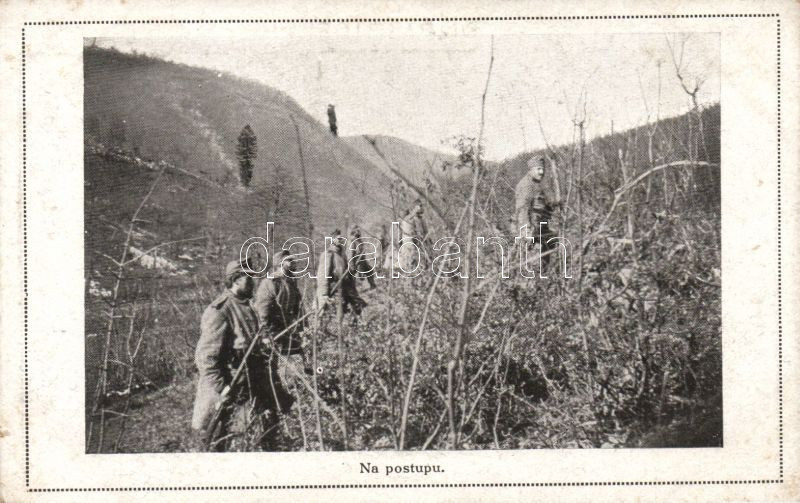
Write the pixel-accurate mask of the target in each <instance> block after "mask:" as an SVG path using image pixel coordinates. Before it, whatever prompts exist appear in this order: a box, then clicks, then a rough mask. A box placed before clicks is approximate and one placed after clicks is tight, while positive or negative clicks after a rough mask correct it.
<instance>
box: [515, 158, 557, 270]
mask: <svg viewBox="0 0 800 503" xmlns="http://www.w3.org/2000/svg"><path fill="white" fill-rule="evenodd" d="M544 175H545V158H544V157H543V156H534V157H532V158H531V159H530V160H529V161H528V172H527V173H525V176H523V177H522V179H521V180H520V181H519V183H517V187H516V188H515V189H514V192H515V196H516V204H515V212H514V213H515V216H516V221H517V222H516V223H517V231H519V230H520V229H524V232H525V236H527V237H533V238H534V243H539V247H540V250H541V253H545V252H548V251H550V250H553V249H555V247H556V244H555V242H554V240H552V238H554V237H556V234H555V232H553V231H552V230H551V228H550V221H551V219H552V217H553V210H554V209H555V208H556V207H560V206H561V201H557V200H555V198H553V197H552V196H551V195H550V193H549V192H548V190H547V189H546V188H545V186H544V184H543V183H542V180H543V179H544ZM549 261H550V255H545V256H544V257H542V266H546V265H547V263H548V262H549Z"/></svg>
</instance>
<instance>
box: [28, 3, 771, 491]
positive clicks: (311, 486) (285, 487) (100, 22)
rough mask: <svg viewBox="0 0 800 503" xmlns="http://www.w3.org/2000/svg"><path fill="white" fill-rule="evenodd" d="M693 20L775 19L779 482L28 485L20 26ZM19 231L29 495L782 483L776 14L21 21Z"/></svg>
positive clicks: (769, 480)
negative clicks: (155, 485) (56, 486)
mask: <svg viewBox="0 0 800 503" xmlns="http://www.w3.org/2000/svg"><path fill="white" fill-rule="evenodd" d="M696 18H776V21H777V24H776V42H777V45H776V48H777V58H776V65H777V82H776V85H777V98H778V100H777V190H778V205H777V206H778V207H777V210H778V211H777V226H778V233H777V239H778V242H777V244H778V246H777V248H778V250H777V252H778V257H777V258H778V261H777V262H778V263H777V265H778V444H779V450H778V453H779V454H778V460H779V461H778V465H779V478H777V479H753V480H676V481H629V482H625V481H618V482H497V483H438V484H437V483H432V484H298V485H238V486H237V485H230V486H225V485H222V486H161V487H144V486H143V487H74V488H70V487H66V488H36V487H31V485H30V431H29V430H30V428H29V426H30V422H29V408H28V399H29V379H28V192H27V106H26V88H25V85H26V79H27V74H26V60H25V29H26V28H25V27H27V26H69V25H106V24H256V23H266V24H300V23H302V24H329V23H342V24H344V23H416V22H477V21H481V22H483V21H592V20H628V19H696ZM21 40H22V43H21V54H22V233H23V281H22V284H23V320H24V321H23V329H24V343H23V352H24V398H25V407H24V413H25V488H26V490H27V492H29V493H57V492H128V491H134V492H138V491H142V492H145V491H146V492H156V491H251V490H293V489H300V490H305V489H393V488H395V489H396V488H460V487H596V486H605V487H608V486H624V487H635V486H703V485H752V484H783V482H784V467H783V318H782V312H783V305H782V288H783V285H782V275H783V271H782V249H781V226H782V215H781V20H780V14H778V13H745V14H640V15H601V16H492V17H481V16H478V17H380V18H287V19H161V20H158V19H138V20H84V21H25V22H24V23H23V27H22V39H21Z"/></svg>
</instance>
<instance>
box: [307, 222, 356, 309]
mask: <svg viewBox="0 0 800 503" xmlns="http://www.w3.org/2000/svg"><path fill="white" fill-rule="evenodd" d="M345 245H346V240H345V239H344V237H342V236H341V233H340V232H339V230H338V229H337V230H335V231H334V232H333V235H332V236H331V243H330V245H328V248H327V249H326V250H325V251H324V252H322V255H320V257H319V265H318V266H317V305H318V307H319V309H325V308H326V307H327V306H329V305H335V306H336V317H337V320H339V321H341V320H342V318H343V317H344V315H345V314H347V313H349V312H351V313H353V318H354V320H355V319H357V318H358V317H359V316H360V315H361V311H362V310H363V309H364V307H366V305H367V303H366V302H365V301H364V299H362V298H361V297H360V296H359V295H358V289H357V287H356V278H355V274H356V271H351V270H350V267H349V265H348V261H347V258H346V255H345V252H344V247H345ZM336 285H338V287H337V288H336V290H335V291H334V288H335V287H336Z"/></svg>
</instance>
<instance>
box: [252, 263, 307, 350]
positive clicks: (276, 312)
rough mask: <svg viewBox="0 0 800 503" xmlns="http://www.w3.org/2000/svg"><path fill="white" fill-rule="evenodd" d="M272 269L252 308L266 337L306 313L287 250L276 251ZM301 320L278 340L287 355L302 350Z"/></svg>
mask: <svg viewBox="0 0 800 503" xmlns="http://www.w3.org/2000/svg"><path fill="white" fill-rule="evenodd" d="M272 267H273V270H272V273H271V274H270V275H269V276H268V277H267V278H264V279H263V280H262V281H261V284H259V285H258V290H257V291H256V296H255V301H254V302H253V309H255V311H256V314H257V315H258V321H259V324H260V325H259V326H260V328H261V330H262V335H263V336H264V337H275V336H277V335H278V334H280V333H281V332H283V330H285V329H286V328H288V327H289V326H291V325H292V324H293V323H294V322H295V321H297V319H299V318H300V317H301V316H303V305H302V302H301V295H300V289H299V288H298V287H297V278H295V276H294V274H295V270H294V266H293V265H292V255H291V253H289V251H288V250H280V251H278V252H276V253H275V255H274V256H273V261H272ZM302 330H303V326H302V324H298V325H297V326H295V327H293V328H292V329H291V330H289V332H287V333H285V334H283V335H281V337H280V338H279V339H278V340H277V341H275V343H276V345H277V347H278V348H280V350H281V352H282V353H283V354H285V355H290V354H299V353H301V352H302V348H301V340H300V333H301V332H302Z"/></svg>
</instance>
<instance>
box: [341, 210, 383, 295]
mask: <svg viewBox="0 0 800 503" xmlns="http://www.w3.org/2000/svg"><path fill="white" fill-rule="evenodd" d="M349 234H350V243H351V245H350V246H349V247H348V248H347V254H346V255H347V263H348V264H349V265H350V267H352V268H355V275H356V277H358V278H364V279H366V280H367V282H368V283H369V287H370V288H375V275H376V271H375V269H376V266H377V264H378V263H379V262H378V261H377V258H376V261H375V262H374V263H372V264H370V261H369V259H368V258H367V255H368V253H367V250H366V247H367V243H365V242H364V241H363V240H362V239H361V229H360V228H359V227H358V226H357V225H353V226H352V227H351V228H350V233H349ZM374 256H375V257H377V254H375V255H374Z"/></svg>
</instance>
